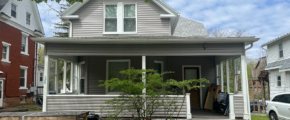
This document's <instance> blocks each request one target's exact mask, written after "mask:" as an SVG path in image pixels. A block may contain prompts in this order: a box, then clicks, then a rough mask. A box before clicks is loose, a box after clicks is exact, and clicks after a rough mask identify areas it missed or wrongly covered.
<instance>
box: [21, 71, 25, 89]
mask: <svg viewBox="0 0 290 120" xmlns="http://www.w3.org/2000/svg"><path fill="white" fill-rule="evenodd" d="M20 87H26V86H25V70H23V69H21V70H20Z"/></svg>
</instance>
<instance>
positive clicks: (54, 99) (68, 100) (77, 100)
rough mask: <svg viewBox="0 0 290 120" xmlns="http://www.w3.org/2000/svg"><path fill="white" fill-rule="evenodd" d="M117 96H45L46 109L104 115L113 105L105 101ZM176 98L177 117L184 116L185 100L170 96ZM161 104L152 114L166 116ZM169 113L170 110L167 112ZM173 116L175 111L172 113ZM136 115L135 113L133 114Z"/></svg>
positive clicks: (130, 113) (129, 114)
mask: <svg viewBox="0 0 290 120" xmlns="http://www.w3.org/2000/svg"><path fill="white" fill-rule="evenodd" d="M116 97H117V96H110V95H105V96H90V95H80V96H61V95H54V96H47V111H48V112H49V111H94V112H95V113H96V114H99V115H102V117H106V114H108V113H107V112H105V111H106V110H112V107H113V106H110V105H109V104H106V103H105V101H108V100H112V99H114V98H116ZM170 98H171V99H174V100H176V102H177V103H176V105H178V108H181V112H180V115H179V117H186V100H185V101H184V102H183V97H170ZM162 107H163V106H161V107H160V109H158V111H156V112H155V114H153V116H157V117H164V116H166V114H165V111H164V109H162ZM169 113H170V112H169ZM172 114H173V116H174V117H176V116H177V113H176V112H175V113H172ZM135 115H136V114H135ZM124 117H132V112H127V113H126V114H125V115H124Z"/></svg>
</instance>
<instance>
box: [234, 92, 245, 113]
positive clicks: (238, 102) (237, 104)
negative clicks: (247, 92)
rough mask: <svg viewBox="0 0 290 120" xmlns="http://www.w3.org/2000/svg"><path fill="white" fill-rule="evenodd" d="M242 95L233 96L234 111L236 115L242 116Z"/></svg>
mask: <svg viewBox="0 0 290 120" xmlns="http://www.w3.org/2000/svg"><path fill="white" fill-rule="evenodd" d="M244 109H245V108H244V102H243V96H234V111H235V116H236V117H244Z"/></svg>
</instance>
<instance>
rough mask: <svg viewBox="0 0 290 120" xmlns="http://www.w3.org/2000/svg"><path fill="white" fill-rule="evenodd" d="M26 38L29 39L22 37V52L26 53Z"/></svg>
mask: <svg viewBox="0 0 290 120" xmlns="http://www.w3.org/2000/svg"><path fill="white" fill-rule="evenodd" d="M26 38H27V37H24V36H22V42H21V43H22V45H21V51H22V52H26Z"/></svg>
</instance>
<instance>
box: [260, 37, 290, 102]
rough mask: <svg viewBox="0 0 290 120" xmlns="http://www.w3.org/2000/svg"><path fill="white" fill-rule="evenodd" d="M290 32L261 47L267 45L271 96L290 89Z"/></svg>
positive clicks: (267, 68)
mask: <svg viewBox="0 0 290 120" xmlns="http://www.w3.org/2000/svg"><path fill="white" fill-rule="evenodd" d="M289 45H290V33H287V34H284V35H282V36H280V37H277V38H275V39H273V40H271V41H269V42H267V43H265V44H263V45H262V46H261V47H262V48H263V47H265V46H267V48H268V54H267V66H266V68H265V70H268V72H269V82H270V98H273V97H274V96H275V94H277V93H280V92H288V91H290V73H289V71H290V54H289V53H290V49H289Z"/></svg>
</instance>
